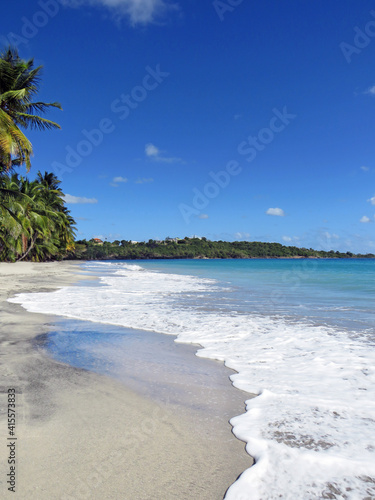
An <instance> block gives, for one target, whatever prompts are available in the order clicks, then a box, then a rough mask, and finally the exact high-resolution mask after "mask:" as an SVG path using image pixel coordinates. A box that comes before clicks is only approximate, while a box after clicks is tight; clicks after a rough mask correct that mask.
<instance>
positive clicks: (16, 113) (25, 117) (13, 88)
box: [0, 47, 61, 172]
mask: <svg viewBox="0 0 375 500" xmlns="http://www.w3.org/2000/svg"><path fill="white" fill-rule="evenodd" d="M33 66H34V60H33V59H29V60H28V61H25V60H23V59H21V58H20V57H19V54H18V51H17V49H15V48H11V47H9V48H8V49H6V50H5V51H4V52H2V53H1V55H0V172H1V171H4V170H9V169H10V168H12V167H14V166H19V165H25V166H26V168H27V169H30V166H31V161H30V157H31V156H32V154H33V149H32V145H31V143H30V141H29V140H28V139H27V137H26V136H25V135H24V133H23V132H22V131H21V129H37V130H47V129H52V128H60V126H59V125H58V124H57V123H55V122H53V121H51V120H47V119H46V118H43V117H41V116H39V114H43V113H45V112H46V111H47V109H48V108H50V107H53V108H58V109H61V105H60V104H59V103H58V102H52V103H45V102H40V101H36V102H33V99H34V98H35V96H36V94H37V93H38V91H39V82H40V74H41V70H42V66H38V67H37V68H34V67H33ZM37 113H38V114H37Z"/></svg>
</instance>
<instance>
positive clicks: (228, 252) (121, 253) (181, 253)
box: [71, 237, 375, 260]
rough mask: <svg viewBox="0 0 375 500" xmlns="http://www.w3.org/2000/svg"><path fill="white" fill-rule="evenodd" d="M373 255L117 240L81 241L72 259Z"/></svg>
mask: <svg viewBox="0 0 375 500" xmlns="http://www.w3.org/2000/svg"><path fill="white" fill-rule="evenodd" d="M374 257H375V255H373V254H366V255H361V254H353V253H351V252H346V253H342V252H337V251H336V252H335V251H334V250H330V251H328V252H325V251H319V250H313V249H312V248H309V249H308V248H298V247H295V246H284V245H281V244H280V243H264V242H259V241H234V242H229V241H210V240H208V239H206V238H188V237H185V238H183V239H179V238H167V239H166V240H163V241H155V240H149V241H148V242H132V241H127V240H122V241H119V240H116V241H114V242H108V241H104V242H99V243H98V242H97V241H95V240H94V239H92V240H89V241H87V240H80V241H77V242H76V244H75V253H74V255H71V258H76V259H84V260H106V259H124V260H131V259H202V258H206V259H251V258H262V259H271V258H331V259H332V258H334V259H337V258H374Z"/></svg>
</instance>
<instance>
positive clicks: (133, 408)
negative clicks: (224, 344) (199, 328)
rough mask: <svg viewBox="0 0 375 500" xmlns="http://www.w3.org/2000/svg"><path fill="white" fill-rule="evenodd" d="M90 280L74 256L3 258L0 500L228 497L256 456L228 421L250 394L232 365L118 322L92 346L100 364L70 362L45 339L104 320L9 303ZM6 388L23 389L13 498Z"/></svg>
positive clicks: (89, 329) (85, 330)
mask: <svg viewBox="0 0 375 500" xmlns="http://www.w3.org/2000/svg"><path fill="white" fill-rule="evenodd" d="M83 278H84V276H83V275H82V272H81V269H80V267H79V264H77V263H68V262H64V263H46V264H31V263H19V264H16V265H15V264H0V343H1V351H0V352H1V356H0V381H1V382H0V403H1V406H0V408H1V413H0V436H2V440H1V441H2V443H3V444H2V445H1V451H0V491H1V493H0V496H1V498H7V496H8V495H12V497H9V498H19V499H40V500H44V499H46V500H47V499H48V500H49V499H51V498H54V499H62V500H63V499H77V500H80V499H86V498H87V499H94V500H96V499H98V500H99V499H116V500H117V499H119V498H121V499H125V500H127V499H129V500H130V499H131V500H148V499H150V500H151V499H153V500H159V499H160V500H172V499H177V498H179V499H192V498H194V499H201V500H205V499H207V500H215V499H222V498H223V496H224V494H225V491H226V489H227V488H228V487H229V486H230V484H231V483H232V482H233V481H235V479H236V477H237V476H238V475H239V474H240V473H241V472H242V471H243V470H245V469H246V468H248V467H249V466H250V465H251V463H252V460H251V458H250V457H249V456H248V455H247V454H246V452H245V451H244V443H241V442H240V441H238V440H237V439H236V438H235V437H234V436H233V435H232V434H231V427H230V424H229V423H228V419H229V418H230V417H232V416H234V415H236V414H239V413H241V412H243V411H244V400H245V399H248V398H249V395H248V394H246V393H242V392H241V391H237V390H236V389H235V388H233V387H231V384H230V382H229V380H228V377H229V375H230V374H231V372H230V371H229V370H227V369H226V368H225V367H224V366H223V365H222V364H221V363H218V362H214V361H210V360H204V359H201V358H198V357H196V356H194V352H195V351H196V347H193V346H185V345H181V344H176V343H174V342H173V338H172V337H169V336H164V335H159V334H153V333H150V332H136V331H132V330H128V331H127V332H126V334H125V335H123V332H119V329H118V328H115V329H112V330H111V336H110V338H109V340H108V342H109V343H108V342H107V344H105V345H104V348H103V344H102V343H99V344H95V343H94V344H92V342H91V344H90V345H93V348H92V352H89V355H90V359H91V360H92V359H94V360H96V362H97V363H98V367H97V369H96V368H95V366H90V370H87V369H85V368H87V365H85V364H84V363H83V362H82V359H81V361H80V362H78V361H77V362H74V360H72V359H69V363H73V364H75V367H74V366H71V365H70V364H67V363H66V359H65V360H55V359H52V358H51V357H50V356H48V355H47V354H46V348H47V347H48V348H49V347H50V346H49V345H47V344H48V342H50V341H51V339H54V341H56V340H57V339H60V340H59V341H60V342H61V341H62V340H64V339H65V337H68V336H69V335H71V334H72V332H76V333H77V332H79V334H80V335H82V334H83V335H84V336H86V337H87V338H90V341H91V340H92V338H91V337H90V336H92V334H95V335H98V334H100V331H98V330H99V327H97V326H96V325H95V324H93V323H92V324H91V323H87V322H71V321H70V320H67V321H65V320H64V321H62V320H61V318H55V317H51V316H46V315H41V314H33V313H28V312H26V311H25V310H24V309H23V308H22V307H21V306H20V305H18V304H13V303H9V302H6V299H7V298H9V297H11V296H13V295H14V294H15V293H21V292H26V291H33V292H35V291H38V290H40V291H42V290H43V291H45V290H47V289H48V290H53V289H56V288H57V287H59V286H64V285H68V284H72V283H74V282H75V281H77V280H80V279H83ZM86 278H90V276H86ZM91 279H92V277H91ZM101 327H102V328H103V325H101ZM106 328H107V326H106ZM106 333H108V330H107V332H106ZM101 341H102V339H101ZM101 341H100V342H101ZM95 345H96V346H97V347H98V349H95ZM60 348H61V346H60ZM60 351H61V349H60ZM84 353H86V354H85V355H87V349H82V350H81V355H83V354H84ZM103 357H104V358H103ZM103 359H105V360H106V363H107V365H105V364H104V363H103ZM108 360H110V363H108ZM84 361H85V362H86V361H87V360H84ZM103 366H106V367H107V368H106V369H105V370H103V369H102V368H103ZM99 368H100V369H99ZM95 369H96V371H97V372H98V371H99V372H101V373H95V371H93V370H95ZM9 388H15V389H16V391H17V396H16V432H15V434H16V437H17V441H16V446H15V452H16V488H15V490H16V493H15V494H14V493H11V492H10V491H8V487H9V484H7V483H6V481H7V479H8V477H7V473H9V465H8V463H7V458H8V455H9V449H8V447H7V438H8V437H9V435H8V433H7V422H6V414H5V411H6V405H7V391H8V389H9Z"/></svg>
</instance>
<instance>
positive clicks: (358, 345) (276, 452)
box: [10, 263, 375, 500]
mask: <svg viewBox="0 0 375 500" xmlns="http://www.w3.org/2000/svg"><path fill="white" fill-rule="evenodd" d="M87 266H88V267H89V268H91V269H93V270H96V272H98V273H101V274H104V276H103V277H102V278H101V284H102V286H98V287H85V286H84V285H83V286H73V287H66V288H62V289H60V290H58V291H55V292H52V293H31V294H20V295H18V296H16V297H15V298H13V299H10V301H11V302H16V303H20V304H22V305H23V307H24V308H25V309H27V310H28V311H31V312H37V313H48V314H55V315H61V316H66V317H70V318H76V319H81V320H89V321H94V322H101V323H109V324H113V325H122V326H126V327H130V328H136V329H140V330H152V331H156V332H160V333H164V334H173V335H177V341H178V342H187V343H197V344H200V345H201V346H202V349H200V350H199V351H198V353H197V355H198V356H202V357H207V358H212V359H218V360H222V361H224V362H225V364H226V365H227V366H228V367H230V368H232V369H234V370H236V371H237V372H238V373H236V374H234V375H232V376H231V380H232V382H233V384H234V385H235V386H236V387H238V388H240V389H242V390H244V391H247V392H249V393H252V394H256V395H257V397H255V398H253V399H249V400H248V401H247V402H246V413H244V414H243V415H239V416H234V417H233V418H232V419H231V424H232V425H233V432H234V434H235V435H236V436H237V437H238V438H239V439H242V440H243V441H245V442H246V443H247V444H246V449H247V451H248V453H249V454H250V455H251V456H253V457H254V458H255V461H256V463H255V465H254V466H252V467H251V468H250V469H248V470H246V471H244V473H243V474H242V475H241V476H240V478H239V479H238V480H237V481H236V482H235V483H234V484H233V485H232V486H231V487H230V488H229V490H228V492H227V494H226V499H227V500H272V499H280V498H282V499H291V500H292V499H293V500H296V499H303V500H310V499H321V498H337V499H350V500H354V499H355V500H359V499H365V498H368V499H372V498H375V445H374V436H375V369H374V366H375V351H374V349H373V347H371V346H369V345H367V344H365V343H364V342H362V341H361V340H359V339H353V338H351V337H349V336H348V334H347V333H346V332H344V331H340V330H338V329H335V328H329V327H327V326H317V325H313V324H311V322H306V323H304V322H303V321H299V322H288V321H287V320H286V319H283V318H281V317H271V316H266V315H261V314H253V313H247V312H244V311H243V310H242V311H241V312H236V311H228V310H215V309H210V308H204V307H203V308H202V307H196V306H195V305H194V304H195V303H196V304H200V305H204V303H205V298H208V297H210V296H211V295H212V293H217V291H220V290H221V291H223V289H222V288H221V287H220V284H219V283H217V282H216V281H215V280H212V279H206V278H198V277H195V276H189V275H179V274H169V273H163V272H153V271H149V270H146V269H144V268H142V267H141V266H138V265H132V264H123V263H121V264H120V263H116V264H112V263H95V264H87ZM223 293H225V291H224V292H223ZM192 297H195V299H196V300H195V302H194V301H192V300H191V298H192ZM188 298H189V299H188ZM185 299H186V300H185Z"/></svg>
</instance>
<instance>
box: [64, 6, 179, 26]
mask: <svg viewBox="0 0 375 500" xmlns="http://www.w3.org/2000/svg"><path fill="white" fill-rule="evenodd" d="M60 2H61V3H63V4H64V5H66V6H68V7H81V6H85V5H94V6H96V5H97V6H101V7H106V8H107V9H110V10H111V11H112V12H114V14H116V16H117V17H127V18H128V19H129V20H130V24H131V25H132V26H136V25H137V24H140V25H145V24H150V23H154V22H155V21H157V20H158V19H160V18H161V17H162V16H164V15H165V14H166V13H167V12H168V11H169V10H176V9H177V5H176V4H174V3H172V2H171V1H169V0H60Z"/></svg>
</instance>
